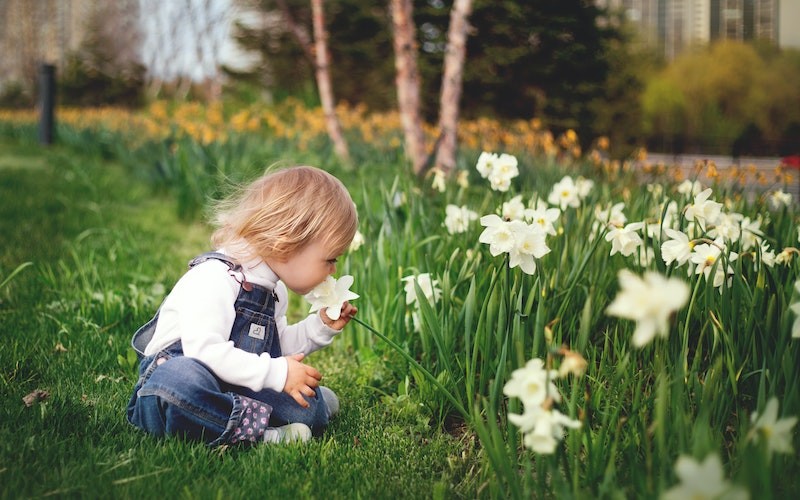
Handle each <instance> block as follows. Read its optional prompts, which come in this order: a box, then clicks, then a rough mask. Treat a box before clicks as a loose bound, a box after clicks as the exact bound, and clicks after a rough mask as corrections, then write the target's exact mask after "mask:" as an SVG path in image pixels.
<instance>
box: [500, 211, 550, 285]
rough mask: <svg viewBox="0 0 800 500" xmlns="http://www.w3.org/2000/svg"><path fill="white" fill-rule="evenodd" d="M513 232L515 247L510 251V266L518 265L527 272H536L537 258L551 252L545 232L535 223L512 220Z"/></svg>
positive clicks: (510, 225)
mask: <svg viewBox="0 0 800 500" xmlns="http://www.w3.org/2000/svg"><path fill="white" fill-rule="evenodd" d="M509 227H510V228H511V232H512V233H513V234H514V243H515V244H514V247H513V248H512V249H511V251H510V252H508V255H509V259H508V267H510V268H512V269H513V268H515V267H517V266H519V267H520V269H522V271H523V272H525V273H526V274H533V273H535V272H536V261H535V260H534V258H536V259H541V258H542V257H544V256H545V255H547V253H549V252H550V248H549V247H548V246H547V244H546V243H545V234H544V233H543V232H541V231H539V230H538V229H537V227H536V226H534V225H528V224H525V223H524V222H522V221H518V220H516V221H511V223H510V224H509Z"/></svg>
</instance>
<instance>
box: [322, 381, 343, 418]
mask: <svg viewBox="0 0 800 500" xmlns="http://www.w3.org/2000/svg"><path fill="white" fill-rule="evenodd" d="M319 390H320V392H321V393H322V399H323V400H324V401H325V406H327V407H328V418H333V417H334V416H335V415H336V414H337V413H339V397H338V396H336V393H335V392H333V391H332V390H330V389H328V388H327V387H325V386H323V385H321V386H319Z"/></svg>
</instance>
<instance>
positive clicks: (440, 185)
mask: <svg viewBox="0 0 800 500" xmlns="http://www.w3.org/2000/svg"><path fill="white" fill-rule="evenodd" d="M431 185H432V186H433V189H435V190H437V191H439V192H440V193H444V192H445V191H447V185H446V184H445V175H444V170H442V169H441V168H435V169H433V182H432V184H431Z"/></svg>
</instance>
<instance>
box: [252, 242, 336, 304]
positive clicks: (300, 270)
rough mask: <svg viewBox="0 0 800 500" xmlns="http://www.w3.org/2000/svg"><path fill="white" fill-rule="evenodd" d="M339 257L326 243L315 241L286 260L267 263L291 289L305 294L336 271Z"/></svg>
mask: <svg viewBox="0 0 800 500" xmlns="http://www.w3.org/2000/svg"><path fill="white" fill-rule="evenodd" d="M337 257H339V255H338V254H333V251H332V250H330V249H329V248H327V247H326V246H325V245H323V244H322V243H319V242H315V243H311V244H309V245H307V246H305V247H303V248H302V249H301V250H300V251H299V252H297V253H295V254H294V255H292V256H291V257H289V258H288V259H286V260H285V261H272V260H271V261H268V262H267V264H268V265H269V267H270V268H272V270H273V271H275V274H277V275H278V277H279V278H280V279H281V281H283V283H284V284H285V285H286V287H287V288H288V289H289V290H291V291H293V292H295V293H297V294H300V295H305V294H307V293H308V292H310V291H311V290H312V289H313V288H314V287H316V286H317V285H319V284H320V283H322V282H323V281H325V278H327V277H328V276H330V275H331V274H334V273H335V272H336V258H337Z"/></svg>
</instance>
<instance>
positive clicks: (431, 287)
mask: <svg viewBox="0 0 800 500" xmlns="http://www.w3.org/2000/svg"><path fill="white" fill-rule="evenodd" d="M403 281H405V282H406V284H405V287H404V289H405V292H406V305H410V304H415V303H416V302H417V301H418V300H419V298H418V297H417V290H416V287H415V286H414V283H415V282H416V284H417V285H419V288H420V289H421V290H422V293H423V295H424V296H425V299H426V300H427V301H428V302H430V303H431V304H435V303H436V302H437V301H438V300H439V297H441V296H442V290H441V289H439V287H438V285H439V281H438V280H433V279H431V275H430V274H429V273H422V274H417V275H416V276H406V277H405V278H403Z"/></svg>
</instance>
